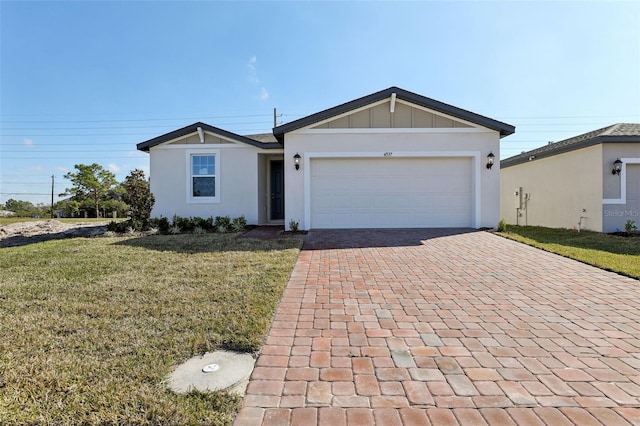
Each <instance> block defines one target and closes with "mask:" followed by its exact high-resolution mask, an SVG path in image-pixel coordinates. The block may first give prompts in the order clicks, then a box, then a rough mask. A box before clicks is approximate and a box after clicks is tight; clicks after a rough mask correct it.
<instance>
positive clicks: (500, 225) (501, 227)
mask: <svg viewBox="0 0 640 426" xmlns="http://www.w3.org/2000/svg"><path fill="white" fill-rule="evenodd" d="M506 230H507V223H506V222H505V221H504V219H500V222H498V227H497V228H496V231H498V232H506Z"/></svg>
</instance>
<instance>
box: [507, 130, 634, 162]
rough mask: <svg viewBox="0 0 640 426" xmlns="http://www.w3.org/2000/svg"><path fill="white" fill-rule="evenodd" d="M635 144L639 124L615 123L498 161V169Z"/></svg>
mask: <svg viewBox="0 0 640 426" xmlns="http://www.w3.org/2000/svg"><path fill="white" fill-rule="evenodd" d="M607 142H608V143H612V142H617V143H626V142H629V143H635V142H640V124H638V123H617V124H612V125H611V126H607V127H603V128H602V129H598V130H593V131H591V132H587V133H584V134H582V135H578V136H574V137H572V138H569V139H565V140H562V141H559V142H553V143H550V144H548V145H545V146H541V147H539V148H536V149H532V150H531V151H527V152H523V153H522V154H518V155H514V156H513V157H509V158H506V159H504V160H502V161H500V168H505V167H511V166H515V165H518V164H522V163H526V162H528V161H532V160H534V159H539V158H545V157H551V156H553V155H558V154H562V153H565V152H569V151H573V150H576V149H580V148H586V147H588V146H591V145H597V144H599V143H607Z"/></svg>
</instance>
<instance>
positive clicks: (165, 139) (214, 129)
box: [136, 121, 282, 152]
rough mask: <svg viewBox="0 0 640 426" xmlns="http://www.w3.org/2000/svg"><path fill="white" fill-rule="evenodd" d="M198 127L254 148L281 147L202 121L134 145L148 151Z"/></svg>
mask: <svg viewBox="0 0 640 426" xmlns="http://www.w3.org/2000/svg"><path fill="white" fill-rule="evenodd" d="M198 127H202V130H204V131H207V132H210V133H214V134H216V135H218V136H222V137H225V138H227V139H231V140H233V141H236V142H241V143H245V144H247V145H251V146H255V147H256V148H264V149H279V148H282V145H281V144H279V143H277V142H273V143H262V142H258V141H256V140H253V139H251V138H248V137H246V136H242V135H238V134H236V133H232V132H228V131H226V130H222V129H220V128H218V127H214V126H211V125H209V124H206V123H202V122H200V121H199V122H197V123H193V124H190V125H188V126H185V127H183V128H181V129H178V130H174V131H173V132H169V133H165V134H164V135H161V136H158V137H155V138H153V139H149V140H148V141H145V142H140V143H139V144H137V145H136V147H137V148H138V150H140V151H144V152H149V149H150V148H153V147H154V146H157V145H160V144H163V143H165V142H169V141H171V140H174V139H178V138H180V137H183V136H186V135H189V134H191V133H195V132H197V131H198Z"/></svg>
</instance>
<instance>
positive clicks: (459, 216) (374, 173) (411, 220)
mask: <svg viewBox="0 0 640 426" xmlns="http://www.w3.org/2000/svg"><path fill="white" fill-rule="evenodd" d="M310 191H311V196H310V200H311V205H310V208H311V227H312V228H381V227H383V228H395V227H400V228H402V227H470V226H472V223H473V220H472V216H473V209H472V200H473V196H472V195H473V194H472V162H471V159H470V158H392V159H389V158H382V159H381V158H343V159H312V161H311V187H310Z"/></svg>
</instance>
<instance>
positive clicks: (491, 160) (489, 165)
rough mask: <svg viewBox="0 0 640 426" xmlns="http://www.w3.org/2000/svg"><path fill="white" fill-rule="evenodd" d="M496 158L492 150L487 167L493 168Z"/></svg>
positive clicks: (488, 156)
mask: <svg viewBox="0 0 640 426" xmlns="http://www.w3.org/2000/svg"><path fill="white" fill-rule="evenodd" d="M495 158H496V156H495V155H493V152H490V153H489V155H487V169H491V168H492V167H493V160H494V159H495Z"/></svg>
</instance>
